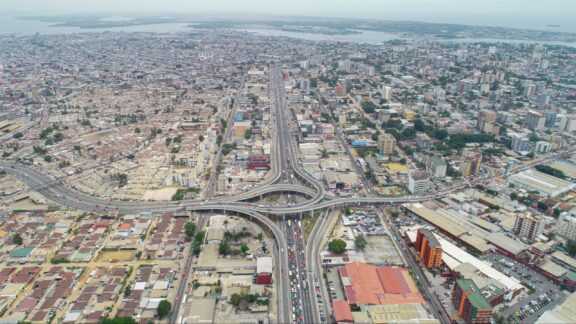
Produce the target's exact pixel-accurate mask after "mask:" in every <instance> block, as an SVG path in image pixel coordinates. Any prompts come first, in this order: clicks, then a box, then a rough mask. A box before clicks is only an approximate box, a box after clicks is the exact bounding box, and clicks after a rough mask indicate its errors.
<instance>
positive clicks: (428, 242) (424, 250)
mask: <svg viewBox="0 0 576 324" xmlns="http://www.w3.org/2000/svg"><path fill="white" fill-rule="evenodd" d="M415 246H416V250H417V251H418V252H419V253H420V258H422V261H423V262H424V264H425V265H426V268H428V269H439V268H440V266H441V265H442V246H441V245H440V242H438V239H436V237H435V236H434V234H432V232H430V230H429V229H427V228H420V229H418V234H417V236H416V244H415Z"/></svg>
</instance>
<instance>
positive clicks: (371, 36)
mask: <svg viewBox="0 0 576 324" xmlns="http://www.w3.org/2000/svg"><path fill="white" fill-rule="evenodd" d="M238 30H241V31H245V32H249V33H254V34H258V35H265V36H279V37H291V38H299V39H305V40H311V41H342V42H357V43H367V44H376V45H378V44H382V43H383V42H386V41H389V40H392V39H408V38H405V37H402V36H400V35H396V34H391V33H384V32H376V31H365V30H358V31H359V32H361V34H349V35H324V34H312V33H299V32H288V31H282V30H277V29H269V28H247V29H238ZM437 41H439V42H452V43H508V44H547V45H563V46H569V47H576V43H566V42H555V41H530V40H518V39H498V38H460V39H449V40H444V39H439V40H437Z"/></svg>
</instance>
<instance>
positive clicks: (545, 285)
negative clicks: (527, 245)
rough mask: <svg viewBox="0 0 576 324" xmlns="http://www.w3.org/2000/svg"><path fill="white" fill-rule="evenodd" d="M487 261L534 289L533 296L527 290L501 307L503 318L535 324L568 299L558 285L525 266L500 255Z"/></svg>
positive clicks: (491, 255) (488, 258)
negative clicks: (541, 316) (548, 311)
mask: <svg viewBox="0 0 576 324" xmlns="http://www.w3.org/2000/svg"><path fill="white" fill-rule="evenodd" d="M486 261H489V262H491V263H492V267H494V268H495V269H497V270H498V271H501V272H502V273H504V274H506V275H509V276H510V277H513V278H516V279H518V280H519V281H520V282H522V283H523V284H527V285H529V286H531V287H532V288H534V292H533V293H532V294H528V292H527V290H526V292H522V293H521V294H520V295H519V296H517V297H516V298H515V299H514V300H512V301H511V303H504V305H503V306H501V307H502V310H501V314H502V317H503V318H508V317H512V318H513V319H514V320H515V321H516V322H518V323H520V322H522V323H533V322H535V321H536V319H538V317H539V316H540V315H542V313H543V312H544V311H546V310H548V309H552V308H554V307H555V306H556V305H558V304H560V303H562V302H563V301H564V300H565V299H566V294H565V293H564V292H560V287H559V286H558V285H556V284H555V283H554V282H552V281H551V280H549V279H548V278H546V277H544V276H542V275H541V274H539V273H537V272H536V271H534V270H532V269H530V268H528V267H526V266H525V265H523V264H520V263H518V262H515V261H514V260H512V259H510V258H507V257H505V256H503V255H501V254H498V253H492V254H490V255H488V256H487V257H486Z"/></svg>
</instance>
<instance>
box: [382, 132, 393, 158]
mask: <svg viewBox="0 0 576 324" xmlns="http://www.w3.org/2000/svg"><path fill="white" fill-rule="evenodd" d="M395 148H396V138H394V136H392V135H390V134H388V133H384V134H381V135H380V136H378V150H379V151H380V153H382V154H392V153H394V150H395Z"/></svg>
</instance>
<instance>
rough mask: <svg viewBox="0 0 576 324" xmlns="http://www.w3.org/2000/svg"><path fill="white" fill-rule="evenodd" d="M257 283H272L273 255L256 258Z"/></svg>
mask: <svg viewBox="0 0 576 324" xmlns="http://www.w3.org/2000/svg"><path fill="white" fill-rule="evenodd" d="M256 283H257V284H259V285H271V284H272V258H271V257H260V258H258V259H257V260H256Z"/></svg>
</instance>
